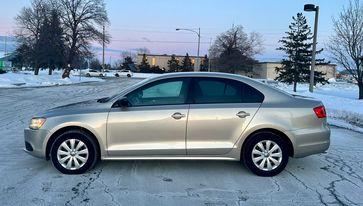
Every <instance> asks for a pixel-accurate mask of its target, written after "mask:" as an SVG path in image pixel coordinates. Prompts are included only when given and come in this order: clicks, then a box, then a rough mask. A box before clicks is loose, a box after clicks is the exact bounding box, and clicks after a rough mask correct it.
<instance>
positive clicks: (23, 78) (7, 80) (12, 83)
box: [0, 70, 104, 87]
mask: <svg viewBox="0 0 363 206" xmlns="http://www.w3.org/2000/svg"><path fill="white" fill-rule="evenodd" d="M100 81H104V80H102V79H100V78H93V77H81V78H79V76H73V75H71V76H70V78H65V79H62V74H61V71H54V72H53V75H48V70H40V71H39V75H37V76H36V75H34V72H33V71H19V72H7V73H5V74H0V87H37V86H54V85H64V84H75V83H81V82H100Z"/></svg>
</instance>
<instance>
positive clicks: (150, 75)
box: [132, 73, 161, 79]
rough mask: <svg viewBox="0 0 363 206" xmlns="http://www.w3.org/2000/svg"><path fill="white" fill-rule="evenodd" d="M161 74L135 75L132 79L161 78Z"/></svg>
mask: <svg viewBox="0 0 363 206" xmlns="http://www.w3.org/2000/svg"><path fill="white" fill-rule="evenodd" d="M160 75H161V74H154V73H134V75H133V76H132V77H134V78H144V79H146V78H152V77H156V76H160Z"/></svg>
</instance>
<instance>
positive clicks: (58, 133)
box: [45, 126, 101, 160]
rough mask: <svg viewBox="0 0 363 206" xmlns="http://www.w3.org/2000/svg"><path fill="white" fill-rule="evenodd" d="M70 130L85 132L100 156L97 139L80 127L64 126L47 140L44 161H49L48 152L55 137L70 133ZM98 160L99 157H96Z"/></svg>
mask: <svg viewBox="0 0 363 206" xmlns="http://www.w3.org/2000/svg"><path fill="white" fill-rule="evenodd" d="M70 130H80V131H82V132H85V133H86V134H88V135H89V136H90V137H91V138H92V141H94V143H95V144H96V149H97V152H98V154H99V155H101V147H100V142H99V141H98V139H97V137H96V136H95V135H94V134H93V133H92V132H91V131H90V130H88V129H86V128H84V127H81V126H66V127H62V128H59V129H58V130H57V131H55V132H54V133H53V134H52V135H51V136H50V137H49V139H48V141H47V144H46V149H45V158H46V160H49V159H50V150H51V148H52V145H53V143H54V141H55V140H56V139H57V137H58V136H59V135H61V134H63V133H64V132H67V131H70ZM98 158H99V157H98Z"/></svg>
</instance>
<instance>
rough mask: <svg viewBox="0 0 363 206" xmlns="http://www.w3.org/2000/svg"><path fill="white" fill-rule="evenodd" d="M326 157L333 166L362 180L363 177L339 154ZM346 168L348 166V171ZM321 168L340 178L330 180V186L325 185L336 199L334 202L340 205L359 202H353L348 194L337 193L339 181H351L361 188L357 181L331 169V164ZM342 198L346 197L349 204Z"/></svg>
mask: <svg viewBox="0 0 363 206" xmlns="http://www.w3.org/2000/svg"><path fill="white" fill-rule="evenodd" d="M324 159H325V161H326V162H328V163H330V164H332V165H333V168H336V169H338V170H339V171H342V172H344V173H346V174H348V175H349V177H353V178H356V179H358V180H360V181H362V177H361V176H359V175H358V174H356V173H355V172H354V171H353V169H352V168H351V166H350V165H348V164H347V163H346V162H345V161H344V160H343V159H341V157H339V156H338V157H333V156H332V155H325V156H324ZM344 168H348V171H345V170H344ZM321 169H322V170H324V171H326V172H329V173H331V174H334V175H335V176H337V177H338V178H339V179H336V180H333V181H331V182H329V186H328V187H324V189H326V190H327V191H329V193H330V196H332V197H333V198H334V200H335V202H334V203H337V204H339V205H358V204H357V203H355V202H353V201H352V200H350V199H349V198H347V197H346V196H344V195H339V194H338V193H337V190H336V184H337V183H339V182H348V183H351V184H353V185H354V186H356V187H359V188H360V186H359V185H357V184H356V183H355V182H353V181H351V180H349V179H348V178H347V177H345V176H343V175H342V174H340V173H337V172H335V171H333V170H331V169H330V165H328V166H325V167H322V168H321ZM341 198H344V200H345V201H346V202H348V203H349V204H346V203H345V202H343V200H342V199H341Z"/></svg>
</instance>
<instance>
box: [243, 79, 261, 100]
mask: <svg viewBox="0 0 363 206" xmlns="http://www.w3.org/2000/svg"><path fill="white" fill-rule="evenodd" d="M241 89H242V103H262V102H263V100H264V99H265V96H264V95H263V94H262V93H261V92H260V91H258V90H257V89H255V88H253V87H251V86H250V85H248V84H245V83H242V82H241Z"/></svg>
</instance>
